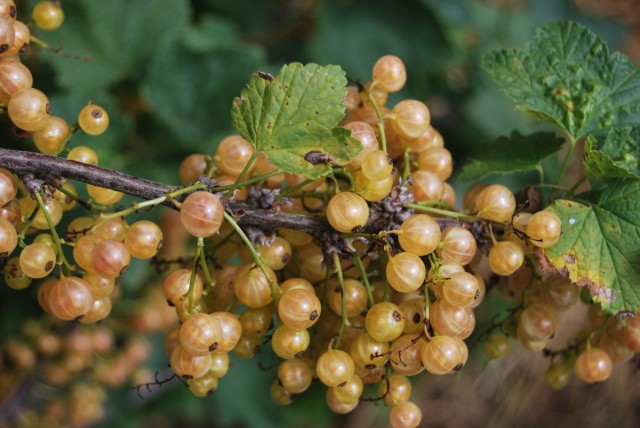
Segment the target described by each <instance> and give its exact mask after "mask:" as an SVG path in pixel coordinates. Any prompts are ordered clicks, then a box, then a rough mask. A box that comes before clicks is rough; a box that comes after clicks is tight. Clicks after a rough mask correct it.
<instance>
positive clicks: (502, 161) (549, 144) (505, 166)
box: [458, 131, 564, 182]
mask: <svg viewBox="0 0 640 428" xmlns="http://www.w3.org/2000/svg"><path fill="white" fill-rule="evenodd" d="M563 143H564V141H563V140H562V139H561V138H558V137H556V136H555V135H554V134H553V133H552V132H536V133H534V134H530V135H526V136H525V135H522V134H520V133H519V132H517V131H514V132H512V133H511V135H510V136H508V137H504V136H503V137H500V138H498V139H497V140H496V141H494V142H493V143H491V144H489V145H487V146H484V147H483V148H482V152H481V154H480V155H479V156H477V157H475V158H473V159H471V163H469V164H467V165H465V166H464V167H462V172H461V173H460V175H459V176H458V180H460V181H464V182H469V181H475V180H481V179H483V178H486V177H489V176H491V175H504V174H513V173H515V172H528V171H534V170H536V169H538V168H540V164H541V162H542V160H543V159H544V158H546V157H547V156H549V155H550V154H552V153H555V152H556V151H558V150H560V147H562V144H563Z"/></svg>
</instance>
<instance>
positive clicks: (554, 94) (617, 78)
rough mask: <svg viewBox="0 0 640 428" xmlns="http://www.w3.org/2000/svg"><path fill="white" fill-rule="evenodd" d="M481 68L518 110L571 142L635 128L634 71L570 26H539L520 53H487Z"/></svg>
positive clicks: (637, 79)
mask: <svg viewBox="0 0 640 428" xmlns="http://www.w3.org/2000/svg"><path fill="white" fill-rule="evenodd" d="M482 67H483V68H484V69H485V70H486V71H487V72H489V73H490V74H491V76H492V77H493V78H494V80H495V81H496V83H497V84H498V86H500V88H501V89H502V90H503V91H504V92H505V93H506V94H507V95H508V96H509V97H510V98H511V99H512V100H513V101H514V102H515V103H516V105H517V106H518V108H520V109H522V110H525V111H528V112H530V113H532V114H534V115H535V116H536V117H538V118H539V119H540V120H543V121H545V122H548V123H551V124H552V125H554V126H556V127H558V128H559V129H561V130H562V131H564V132H565V133H566V134H567V135H569V136H570V137H571V138H572V139H573V140H577V139H578V138H579V137H581V136H585V135H587V134H589V133H593V134H598V133H603V132H605V131H606V130H608V129H609V128H612V127H625V126H634V125H639V124H640V69H638V67H636V66H635V65H634V64H633V63H632V62H631V61H630V60H629V58H627V57H626V56H625V55H623V54H621V53H618V52H616V53H614V54H609V50H608V48H607V45H606V44H605V42H604V41H603V40H602V39H601V38H600V37H598V36H596V35H595V34H593V33H591V32H590V31H589V30H588V29H587V28H586V27H584V26H582V25H580V24H578V23H576V22H557V23H552V24H547V25H544V26H542V27H540V28H538V29H537V30H536V32H535V34H534V36H533V38H532V39H531V41H530V42H529V44H527V45H526V46H525V47H524V48H522V49H501V50H496V51H492V52H489V53H487V54H486V55H485V56H484V57H483V59H482Z"/></svg>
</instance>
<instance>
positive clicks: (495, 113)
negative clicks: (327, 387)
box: [0, 0, 625, 427]
mask: <svg viewBox="0 0 640 428" xmlns="http://www.w3.org/2000/svg"><path fill="white" fill-rule="evenodd" d="M34 3H35V2H33V1H29V2H18V5H19V18H20V19H22V20H25V21H27V22H28V18H27V16H25V15H28V14H27V13H26V12H25V11H27V10H29V7H28V6H27V5H26V4H28V5H33V4H34ZM62 3H63V7H64V10H65V14H66V20H65V23H64V25H63V27H62V28H61V29H60V30H58V31H55V32H50V33H45V32H42V31H37V30H35V34H37V35H38V36H39V37H40V38H42V39H43V40H45V41H46V42H48V43H49V44H51V45H52V46H54V47H62V48H63V49H64V51H66V52H68V53H71V54H77V55H83V56H89V57H91V59H90V60H89V61H83V60H79V59H71V58H65V57H61V56H59V55H55V54H53V53H51V52H48V51H46V50H43V49H40V48H38V47H35V46H33V47H32V48H31V50H30V52H29V54H28V56H27V57H26V59H25V63H26V64H27V65H28V66H29V67H30V69H31V70H32V71H33V74H34V87H36V88H39V89H42V90H44V91H45V92H46V93H47V94H48V95H49V97H50V99H51V101H52V108H53V114H55V115H59V116H62V117H64V118H65V119H67V120H68V121H69V122H70V123H73V122H75V117H76V115H77V112H78V111H79V110H80V108H81V107H82V106H83V105H84V104H85V103H86V102H87V101H88V100H89V99H91V100H93V101H94V102H96V103H99V104H101V105H103V106H104V107H105V108H106V109H107V110H108V111H109V114H110V118H111V126H110V127H109V130H108V131H107V132H106V133H105V134H103V135H101V136H99V137H97V138H89V137H87V136H84V135H80V134H78V135H77V136H76V137H74V139H73V140H72V144H71V146H72V147H73V146H76V145H85V144H86V145H89V146H90V147H92V148H94V150H96V151H97V152H98V154H99V155H100V165H102V166H105V167H108V168H113V169H117V170H121V171H125V172H128V173H131V174H135V175H139V176H143V177H146V178H150V179H153V180H158V181H162V182H166V183H176V184H177V183H178V173H177V171H178V164H179V162H180V160H181V159H183V158H184V157H185V156H186V155H188V154H190V153H193V152H196V151H197V152H206V153H209V154H212V153H213V152H214V150H215V147H216V144H217V142H218V141H219V140H220V139H221V138H222V137H224V136H226V135H228V134H230V133H231V132H232V130H231V126H230V115H229V109H230V105H231V100H232V98H233V97H234V96H236V95H238V94H239V92H240V90H241V88H242V86H243V84H244V83H245V82H246V81H247V79H248V76H249V75H250V74H251V73H253V72H255V71H256V70H263V71H267V72H271V73H277V71H278V70H279V69H280V67H281V66H282V64H284V63H287V62H293V61H298V62H303V63H307V62H316V63H320V64H328V63H333V64H340V65H341V66H342V67H343V68H344V69H345V70H346V71H347V74H348V76H349V77H350V78H353V79H359V80H361V81H363V82H365V81H367V80H369V79H370V73H371V67H372V65H373V63H374V62H375V60H376V59H377V58H378V57H380V56H382V55H384V54H389V53H392V54H396V55H398V56H400V57H401V58H402V59H403V60H404V61H405V64H406V66H407V70H408V84H407V86H406V88H405V89H403V91H402V92H401V93H398V94H394V95H393V96H392V99H391V102H392V103H393V102H394V101H395V100H398V99H401V98H407V97H408V98H416V99H420V100H424V101H426V102H427V104H428V105H429V106H430V107H431V109H432V114H433V122H434V125H435V126H436V127H437V128H438V129H440V130H441V132H442V133H443V135H444V136H445V142H446V145H447V147H448V148H449V149H450V150H451V151H452V152H453V155H454V159H456V160H457V161H458V164H461V163H462V161H463V160H464V159H465V158H466V157H467V156H469V155H472V154H473V153H475V152H478V151H481V150H482V145H483V144H485V143H488V142H489V141H491V140H492V139H494V138H495V137H497V136H498V135H501V134H508V133H509V132H510V131H511V130H513V129H517V130H519V131H521V132H523V133H525V132H528V131H531V130H532V129H534V124H533V123H532V122H530V121H529V120H528V119H527V118H526V117H525V116H524V115H522V114H521V113H519V112H516V111H514V108H513V104H512V103H511V102H510V101H509V100H507V99H506V97H504V96H503V95H501V94H500V93H499V92H498V89H497V87H496V86H495V85H494V84H493V83H492V82H491V80H490V78H489V77H488V76H487V75H486V74H485V73H484V72H483V71H482V70H480V69H479V67H478V64H479V58H480V56H481V55H482V53H484V52H486V51H487V50H489V49H491V48H495V47H515V46H521V45H522V44H523V43H524V42H525V41H526V39H527V38H528V37H529V36H530V35H531V34H532V31H533V29H534V28H535V27H536V26H537V25H539V24H541V23H544V22H549V21H554V20H560V19H575V20H578V21H580V22H582V23H584V24H586V25H588V26H589V27H590V28H591V29H592V30H593V31H595V32H596V33H598V34H599V35H601V36H602V37H603V38H604V39H605V40H606V41H607V42H609V44H610V45H611V46H612V47H615V46H617V45H618V44H619V43H620V41H621V40H622V39H623V37H624V36H625V29H624V28H623V27H622V26H620V25H619V24H617V23H614V22H606V21H602V20H600V19H598V18H597V17H591V16H587V15H585V14H583V13H582V12H581V11H579V10H578V9H577V8H576V7H575V6H574V5H573V3H571V2H570V1H567V0H564V1H560V0H536V1H529V2H526V1H521V2H516V1H511V2H507V1H504V2H502V3H505V4H515V6H495V4H496V3H500V2H485V1H472V0H469V1H464V0H455V1H445V0H422V1H418V0H403V1H390V0H384V1H381V0H369V1H355V0H350V1H349V0H331V1H328V0H327V1H321V0H297V1H296V0H260V1H248V0H233V1H228V0H193V1H191V2H189V1H187V0H107V1H104V0H103V1H98V0H65V1H63V2H62ZM490 3H491V4H490ZM1 128H2V133H3V135H2V137H1V138H2V146H3V147H21V148H24V147H25V146H26V147H29V148H33V146H32V143H31V142H30V141H29V140H24V141H17V140H15V138H13V137H12V136H11V135H10V132H9V129H8V128H9V127H8V121H2V124H1ZM548 168H550V169H553V168H554V165H553V162H551V164H550V165H548ZM528 178H529V177H528V176H526V175H523V176H516V177H515V178H514V179H513V180H515V181H514V184H518V182H524V181H525V180H527V179H528ZM459 189H460V188H459ZM149 273H150V269H148V267H147V266H146V265H145V264H144V263H139V264H136V265H134V268H132V269H130V272H129V273H128V274H127V277H126V279H125V280H124V287H125V288H126V296H127V297H135V295H136V291H137V290H139V289H140V288H142V286H143V285H144V284H145V283H146V281H145V277H146V276H147V274H149ZM32 288H33V287H32ZM0 302H2V303H0V335H1V336H0V338H2V340H3V341H4V340H5V339H6V337H7V336H9V335H11V334H13V333H15V332H16V331H18V329H19V327H20V322H21V320H22V319H23V317H24V316H26V314H30V313H32V314H37V313H38V312H39V309H38V308H37V305H35V299H34V290H27V291H23V292H16V291H13V290H9V289H8V288H7V287H6V286H3V287H1V288H0ZM158 339H159V338H156V341H155V343H156V345H157V347H156V349H155V350H154V357H153V360H152V361H151V362H150V363H149V366H150V368H151V369H152V370H155V369H156V368H160V367H163V366H164V365H165V364H166V361H165V359H164V354H163V352H162V350H161V346H160V341H159V340H158ZM264 354H265V355H263V356H262V359H263V360H264V363H265V364H266V365H270V363H271V362H272V361H273V360H272V357H270V356H269V355H266V354H268V353H264ZM273 377H274V373H273V372H265V371H261V370H259V369H258V367H257V363H256V362H255V361H249V362H237V361H235V362H234V366H233V367H232V370H231V372H230V374H229V375H228V376H227V377H225V378H223V379H222V381H221V383H220V389H219V390H218V391H217V392H216V393H215V394H214V396H212V397H210V398H208V399H196V398H194V397H192V396H191V394H190V393H189V392H188V391H187V390H186V388H184V387H182V386H181V385H180V384H179V383H177V382H174V383H173V384H171V385H167V386H164V387H163V389H162V390H161V393H159V394H156V395H153V396H152V397H148V398H147V399H145V400H144V401H141V400H139V399H138V398H137V395H136V394H135V392H134V391H131V390H129V389H123V390H120V391H115V392H112V393H111V394H110V400H109V403H108V405H107V420H106V422H105V423H104V426H118V427H137V426H142V425H145V424H146V425H148V426H170V425H174V424H175V425H178V424H180V426H191V424H193V425H192V426H200V425H202V426H205V425H206V426H211V425H212V424H213V425H220V426H256V427H279V426H307V427H311V426H335V425H337V424H340V423H341V422H340V421H341V419H340V418H337V417H335V416H334V415H332V414H330V413H329V411H328V410H327V409H326V406H325V404H324V390H323V388H317V387H316V388H314V389H313V390H312V391H310V392H308V393H306V394H305V395H304V396H303V397H301V398H300V399H298V400H297V402H296V403H295V404H294V405H293V406H289V407H286V408H280V407H277V406H275V405H274V404H272V403H271V400H270V398H269V392H268V391H269V384H270V383H271V381H272V379H273ZM364 405H369V406H370V408H371V412H372V414H375V415H378V416H379V418H378V419H379V424H382V425H384V424H386V418H387V411H386V410H385V409H384V408H383V407H382V406H374V405H372V404H364ZM374 417H375V416H374Z"/></svg>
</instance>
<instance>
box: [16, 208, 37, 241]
mask: <svg viewBox="0 0 640 428" xmlns="http://www.w3.org/2000/svg"><path fill="white" fill-rule="evenodd" d="M37 214H38V210H37V209H35V208H34V210H33V211H31V214H29V218H27V219H26V220H23V221H24V225H23V226H22V230H21V231H20V233H19V234H18V243H19V244H20V247H21V248H24V247H25V246H26V245H25V243H24V238H25V237H26V235H27V231H28V230H29V228H30V227H31V223H33V220H35V218H36V215H37Z"/></svg>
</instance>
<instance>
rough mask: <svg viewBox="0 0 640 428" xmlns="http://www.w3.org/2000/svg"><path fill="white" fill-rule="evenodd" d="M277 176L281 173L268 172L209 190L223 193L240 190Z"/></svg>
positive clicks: (278, 171)
mask: <svg viewBox="0 0 640 428" xmlns="http://www.w3.org/2000/svg"><path fill="white" fill-rule="evenodd" d="M278 174H282V171H281V170H276V171H272V172H269V173H267V174H263V175H260V176H258V177H254V178H251V179H249V180H245V181H240V182H238V181H236V182H235V183H233V184H228V185H226V186H219V187H214V188H212V189H211V190H212V191H214V192H225V191H227V190H236V189H240V188H242V187H245V186H248V185H249V184H253V183H257V182H259V181H262V180H266V179H267V178H271V177H273V176H274V175H278ZM231 193H233V192H231Z"/></svg>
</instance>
